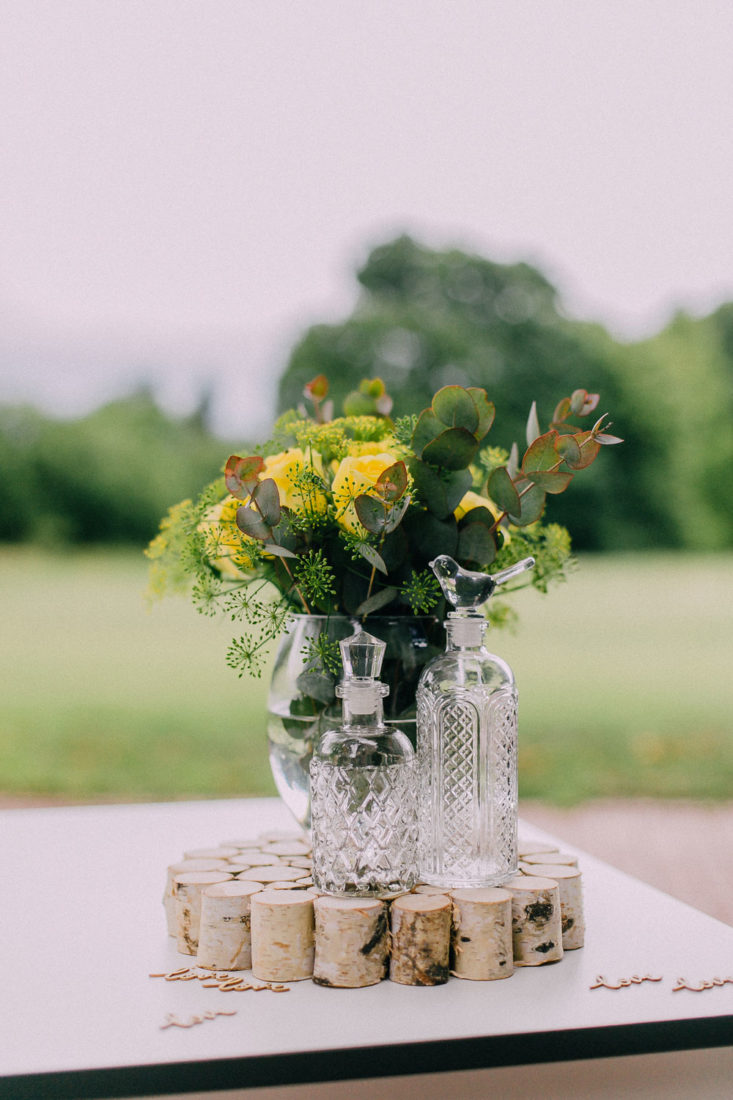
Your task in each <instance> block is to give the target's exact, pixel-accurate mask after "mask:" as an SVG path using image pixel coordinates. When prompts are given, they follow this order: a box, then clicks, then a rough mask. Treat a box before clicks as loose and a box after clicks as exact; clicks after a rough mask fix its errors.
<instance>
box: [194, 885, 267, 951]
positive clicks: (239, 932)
mask: <svg viewBox="0 0 733 1100" xmlns="http://www.w3.org/2000/svg"><path fill="white" fill-rule="evenodd" d="M261 889H262V887H261V886H260V884H259V883H258V882H219V883H217V884H215V885H214V886H207V887H206V888H205V889H204V890H203V892H202V894H201V926H200V929H199V947H198V953H197V956H196V965H197V966H201V967H203V968H204V970H249V969H250V968H251V966H252V932H251V924H250V901H251V898H252V895H253V894H256V893H258V892H259V891H260V890H261Z"/></svg>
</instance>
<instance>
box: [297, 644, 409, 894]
mask: <svg viewBox="0 0 733 1100" xmlns="http://www.w3.org/2000/svg"><path fill="white" fill-rule="evenodd" d="M340 646H341V654H342V660H343V666H344V673H345V675H344V679H343V680H342V682H341V683H340V684H339V686H338V687H337V689H336V691H337V693H338V695H339V696H340V698H341V700H342V705H343V721H342V725H341V726H340V727H339V728H338V729H331V730H328V731H327V732H326V733H325V734H324V735H323V737H322V738H321V740H320V742H319V743H318V744H317V745H316V748H315V750H314V753H313V759H312V761H311V765H310V786H311V800H312V821H313V882H314V885H315V886H316V887H318V888H319V889H320V890H323V891H324V892H325V893H328V894H336V895H340V896H353V897H391V896H394V895H396V894H399V893H403V892H404V891H405V890H409V889H410V888H411V887H412V886H414V884H415V881H416V861H417V771H416V762H415V754H414V750H413V748H412V745H411V744H410V741H409V740H408V738H407V737H406V736H405V734H404V733H401V732H400V731H398V730H393V729H390V728H389V727H388V726H386V725H385V724H384V721H383V717H382V700H383V698H384V696H385V695H387V693H388V691H389V689H388V688H387V687H386V686H385V685H384V684H382V683H380V681H379V679H378V677H379V672H380V669H381V666H382V658H383V656H384V650H385V644H384V642H382V641H379V639H377V638H373V637H372V636H371V635H370V634H367V633H365V632H364V631H360V632H359V633H357V634H355V635H354V636H353V637H351V638H347V639H346V640H345V641H343V642H341V643H340Z"/></svg>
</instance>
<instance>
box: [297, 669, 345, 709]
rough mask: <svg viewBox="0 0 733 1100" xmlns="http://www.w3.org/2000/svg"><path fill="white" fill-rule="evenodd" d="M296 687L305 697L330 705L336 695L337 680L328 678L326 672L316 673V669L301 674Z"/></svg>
mask: <svg viewBox="0 0 733 1100" xmlns="http://www.w3.org/2000/svg"><path fill="white" fill-rule="evenodd" d="M295 686H296V687H297V689H298V691H299V692H301V693H302V694H303V695H308V696H310V697H311V699H318V701H319V702H320V703H330V702H331V700H332V699H333V698H334V697H335V695H336V681H335V678H334V677H332V676H328V675H327V674H326V673H325V672H316V671H315V670H314V669H308V670H306V671H305V672H301V674H300V676H299V677H298V678H297V680H296V681H295Z"/></svg>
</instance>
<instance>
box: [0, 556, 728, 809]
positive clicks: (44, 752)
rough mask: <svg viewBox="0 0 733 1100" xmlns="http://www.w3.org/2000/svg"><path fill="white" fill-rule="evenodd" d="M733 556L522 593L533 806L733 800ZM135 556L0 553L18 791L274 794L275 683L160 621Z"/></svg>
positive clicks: (513, 654)
mask: <svg viewBox="0 0 733 1100" xmlns="http://www.w3.org/2000/svg"><path fill="white" fill-rule="evenodd" d="M732 585H733V558H732V557H730V556H720V557H713V556H708V557H692V556H679V555H672V554H669V555H664V554H648V555H645V556H643V557H639V556H637V555H632V556H622V555H619V556H615V557H608V556H595V555H594V556H590V557H582V558H581V560H580V563H579V568H578V570H577V572H576V574H575V575H574V576H573V578H572V580H571V581H570V583H568V584H567V585H564V586H562V587H561V588H557V589H555V590H554V592H553V593H551V594H550V595H548V596H547V597H545V598H542V597H540V596H538V595H537V593H535V592H534V591H533V590H527V591H525V592H521V593H518V594H517V597H516V599H517V603H518V605H519V611H520V617H521V625H520V628H519V630H518V632H517V634H516V635H514V636H512V635H508V634H506V633H499V632H496V633H495V634H494V635H492V636H490V642H491V645H492V646H493V647H494V648H495V649H496V650H497V651H498V652H499V653H500V654H501V655H502V656H504V657H506V658H507V659H508V660H509V661H510V663H511V664H512V665H513V667H514V670H515V673H516V675H517V679H518V683H519V688H520V693H521V707H520V742H521V751H520V788H521V794H522V796H524V797H537V798H543V799H546V800H548V801H554V802H561V803H562V802H564V803H570V802H574V801H577V800H580V799H583V798H591V797H596V796H614V795H663V796H675V797H701V798H705V797H717V798H724V797H728V796H729V795H730V791H731V789H732V787H733V738H731V736H730V714H731V712H732V711H733V678H731V676H730V674H729V670H730V668H731V664H732V663H733V604H732V603H731V601H729V600H725V599H723V598H721V595H722V593H724V592H726V591H728V592H729V591H730V590H731V586H732ZM144 587H145V565H144V563H143V561H142V560H141V558H140V556H139V555H137V554H135V553H132V552H123V551H116V552H100V551H82V552H79V553H74V554H69V555H56V554H51V553H49V552H46V551H41V550H31V551H28V550H25V551H21V550H18V549H15V548H13V549H10V548H5V549H4V550H0V604H1V606H2V607H3V617H4V621H5V624H6V625H7V624H10V626H11V629H9V630H5V631H3V632H2V634H0V665H1V666H2V667H3V668H5V669H7V670H8V671H9V676H8V677H7V682H6V685H5V689H4V691H3V692H2V695H1V696H0V728H2V730H3V737H2V739H0V785H1V788H2V789H5V790H6V791H16V792H37V793H60V794H65V795H67V796H74V797H80V798H95V797H99V796H118V797H124V798H130V797H132V798H145V797H163V798H174V797H186V796H189V797H191V796H199V795H201V796H203V795H209V796H226V795H254V794H271V793H274V789H273V785H272V781H271V779H270V776H269V770H268V764H267V751H266V744H265V725H264V711H265V702H266V686H267V678H266V677H264V678H263V679H262V680H260V681H248V680H238V679H237V678H236V677H235V676H234V675H233V674H232V673H231V671H230V670H229V669H227V668H226V666H225V663H224V650H225V648H226V644H227V642H228V640H229V636H230V626H231V624H230V623H229V622H228V621H226V620H224V621H218V622H217V621H211V620H209V619H206V618H203V617H201V616H197V615H196V614H195V612H194V611H193V609H192V608H191V607H190V605H189V604H188V603H187V602H186V601H185V600H182V599H181V600H176V599H171V600H168V601H166V602H163V603H160V604H157V605H156V606H155V607H154V608H153V609H152V610H151V611H148V610H147V609H146V605H145V602H144V600H143V596H142V591H143V589H144Z"/></svg>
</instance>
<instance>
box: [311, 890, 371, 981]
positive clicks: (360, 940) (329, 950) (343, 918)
mask: <svg viewBox="0 0 733 1100" xmlns="http://www.w3.org/2000/svg"><path fill="white" fill-rule="evenodd" d="M309 889H312V888H309ZM314 908H315V915H316V957H315V962H314V965H313V981H314V982H315V983H316V984H317V985H327V986H334V987H336V988H342V989H358V988H361V987H362V986H366V985H376V984H377V983H378V982H381V981H382V979H383V978H386V977H387V966H388V958H389V939H388V935H387V906H386V905H385V903H384V902H383V901H380V900H379V899H378V898H334V897H327V896H326V895H321V896H319V897H316V899H315V906H314Z"/></svg>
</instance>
